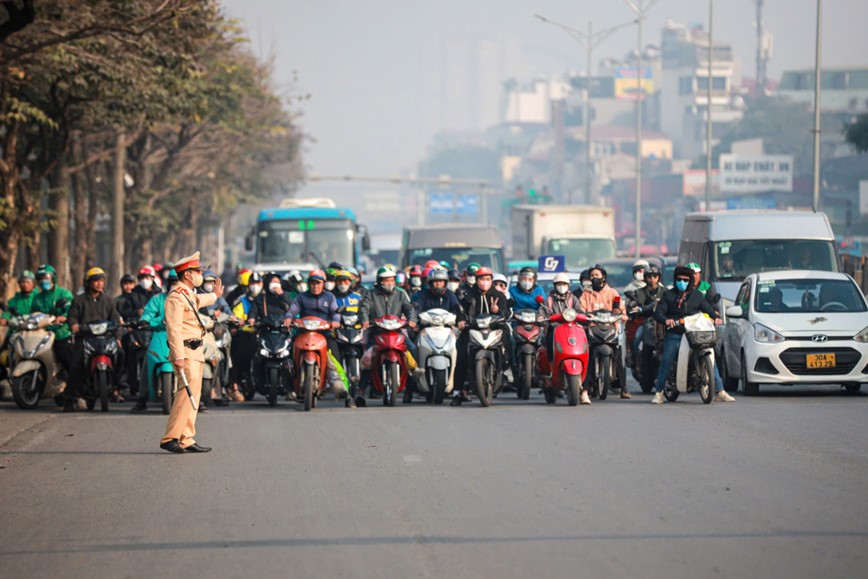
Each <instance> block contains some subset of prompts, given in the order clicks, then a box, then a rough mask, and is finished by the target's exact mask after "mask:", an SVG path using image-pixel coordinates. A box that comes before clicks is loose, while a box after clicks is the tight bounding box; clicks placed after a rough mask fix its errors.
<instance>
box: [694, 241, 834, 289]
mask: <svg viewBox="0 0 868 579" xmlns="http://www.w3.org/2000/svg"><path fill="white" fill-rule="evenodd" d="M784 269H813V270H817V271H838V260H837V258H836V257H835V246H834V245H833V243H832V242H831V241H823V240H801V239H783V240H773V239H754V240H750V239H739V240H735V241H719V242H717V243H715V244H714V256H713V264H712V271H711V272H710V273H711V275H710V278H711V280H713V281H742V280H744V278H745V277H747V276H748V275H750V274H752V273H760V272H763V271H776V270H784Z"/></svg>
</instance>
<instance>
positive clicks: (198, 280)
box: [193, 271, 205, 287]
mask: <svg viewBox="0 0 868 579" xmlns="http://www.w3.org/2000/svg"><path fill="white" fill-rule="evenodd" d="M204 281H205V278H204V276H202V274H201V273H199V272H198V271H194V272H193V287H199V286H201V285H202V283H203V282H204Z"/></svg>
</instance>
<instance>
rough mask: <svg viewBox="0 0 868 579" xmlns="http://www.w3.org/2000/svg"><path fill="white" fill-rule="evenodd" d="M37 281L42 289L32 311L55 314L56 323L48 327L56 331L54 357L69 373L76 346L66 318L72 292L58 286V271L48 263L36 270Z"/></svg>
mask: <svg viewBox="0 0 868 579" xmlns="http://www.w3.org/2000/svg"><path fill="white" fill-rule="evenodd" d="M36 282H37V283H38V284H39V290H40V291H39V293H38V294H37V295H36V297H34V298H33V304H32V306H31V311H34V312H42V313H43V314H48V315H50V316H55V318H56V319H55V320H54V324H52V325H51V326H48V329H49V330H51V331H52V332H54V357H55V358H57V360H58V362H60V365H61V367H62V368H63V369H64V370H66V373H67V374H69V372H70V370H71V367H72V357H73V350H74V348H73V340H72V332H70V330H69V326H68V325H67V323H66V322H67V320H66V318H67V316H68V314H69V307H70V306H71V305H72V299H73V296H72V292H71V291H69V290H68V289H66V288H62V287H57V272H56V271H55V270H54V268H53V267H52V266H50V265H49V264H47V263H46V264H43V265H41V266H39V269H37V270H36Z"/></svg>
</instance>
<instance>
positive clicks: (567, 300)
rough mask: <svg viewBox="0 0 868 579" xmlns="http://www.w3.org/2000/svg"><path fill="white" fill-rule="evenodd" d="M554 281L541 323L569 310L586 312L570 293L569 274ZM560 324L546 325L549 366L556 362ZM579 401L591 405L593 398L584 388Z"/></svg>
mask: <svg viewBox="0 0 868 579" xmlns="http://www.w3.org/2000/svg"><path fill="white" fill-rule="evenodd" d="M552 281H553V285H554V287H553V288H552V291H550V292H549V295H548V296H546V299H545V301H544V302H543V303H542V304H540V306H539V309H538V311H539V316H538V319H539V320H540V321H545V322H548V319H549V318H550V317H551V316H553V315H555V314H562V313H564V312H565V311H566V310H568V309H573V310H576V312H582V311H584V310H583V309H582V305H581V301H580V300H579V298H577V297H576V295H575V294H574V293H572V292H570V276H569V274H567V273H563V272H561V273H557V274H555V277H554V279H553V280H552ZM558 325H559V324H558V323H547V325H546V333H545V346H546V355H547V356H548V360H549V364H551V361H552V360H554V342H555V331H554V330H555V328H556V327H557V326H558ZM579 396H580V398H579V401H580V403H581V404H590V403H591V398H590V396H588V391H587V390H586V389H585V388H584V387H583V388H582V392H581V394H580V395H579Z"/></svg>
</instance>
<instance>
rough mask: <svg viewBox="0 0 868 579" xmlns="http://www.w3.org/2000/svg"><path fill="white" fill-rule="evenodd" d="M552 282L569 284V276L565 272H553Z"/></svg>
mask: <svg viewBox="0 0 868 579" xmlns="http://www.w3.org/2000/svg"><path fill="white" fill-rule="evenodd" d="M552 283H553V284H559V283H565V284H567V285H569V283H570V276H568V275H567V274H565V273H558V274H555V279H554V280H552Z"/></svg>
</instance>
